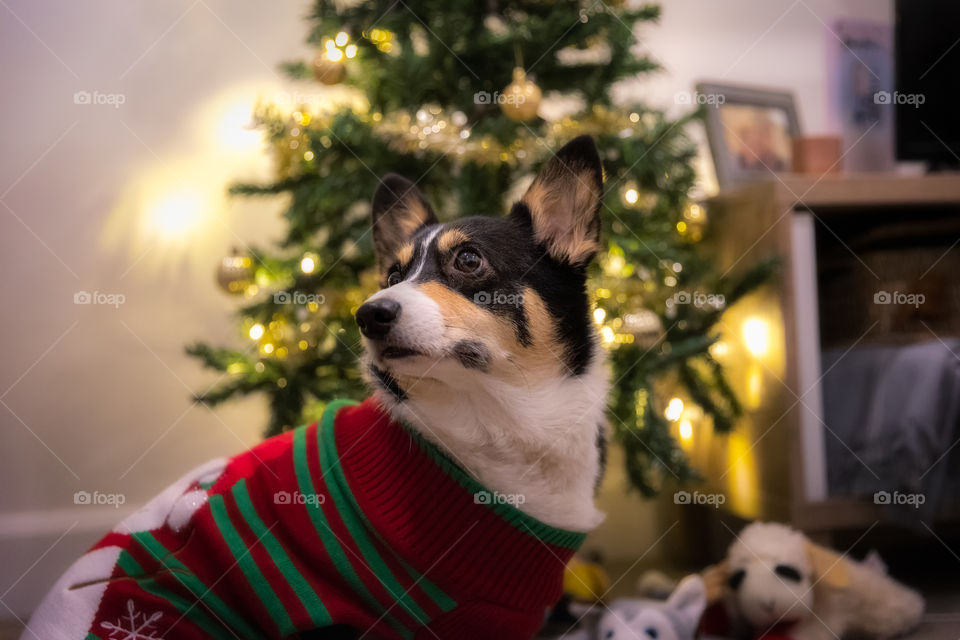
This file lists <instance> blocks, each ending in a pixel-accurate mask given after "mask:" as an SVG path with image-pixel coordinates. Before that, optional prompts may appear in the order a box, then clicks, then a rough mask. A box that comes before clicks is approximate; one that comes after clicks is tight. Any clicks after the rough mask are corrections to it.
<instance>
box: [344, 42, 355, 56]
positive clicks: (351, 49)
mask: <svg viewBox="0 0 960 640" xmlns="http://www.w3.org/2000/svg"><path fill="white" fill-rule="evenodd" d="M344 52H345V53H346V54H347V57H348V58H353V57H356V55H357V45H355V44H348V45H347V48H346V49H345V50H344Z"/></svg>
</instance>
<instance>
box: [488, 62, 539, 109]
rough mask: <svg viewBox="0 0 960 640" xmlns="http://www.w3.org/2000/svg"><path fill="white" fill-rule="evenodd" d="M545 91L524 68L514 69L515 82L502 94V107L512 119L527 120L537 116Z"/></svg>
mask: <svg viewBox="0 0 960 640" xmlns="http://www.w3.org/2000/svg"><path fill="white" fill-rule="evenodd" d="M542 97H543V93H542V92H541V91H540V87H538V86H537V84H536V83H535V82H533V81H532V80H530V79H528V78H527V75H526V74H525V73H524V71H523V69H521V68H520V67H517V68H516V69H514V70H513V82H511V83H510V84H509V85H507V88H506V89H504V90H503V93H502V94H501V96H500V101H499V102H500V109H501V110H502V111H503V113H504V114H506V116H507V117H508V118H510V119H511V120H517V121H518V122H525V121H527V120H532V119H533V118H535V117H537V111H538V110H539V109H540V99H541V98H542Z"/></svg>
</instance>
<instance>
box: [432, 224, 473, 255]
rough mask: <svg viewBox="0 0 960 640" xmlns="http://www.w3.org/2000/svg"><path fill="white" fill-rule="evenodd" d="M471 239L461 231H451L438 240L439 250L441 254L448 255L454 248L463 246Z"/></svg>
mask: <svg viewBox="0 0 960 640" xmlns="http://www.w3.org/2000/svg"><path fill="white" fill-rule="evenodd" d="M469 239H470V238H468V237H467V234H465V233H464V232H463V231H461V230H460V229H450V230H448V231H444V232H443V233H441V234H440V237H439V238H438V239H437V250H438V251H439V252H440V253H447V252H449V251H450V250H451V249H453V248H454V247H456V246H458V245H461V244H463V243H464V242H466V241H467V240H469Z"/></svg>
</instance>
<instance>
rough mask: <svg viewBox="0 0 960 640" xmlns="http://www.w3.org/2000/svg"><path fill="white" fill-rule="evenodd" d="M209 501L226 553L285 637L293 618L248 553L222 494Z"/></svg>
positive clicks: (290, 627) (292, 628)
mask: <svg viewBox="0 0 960 640" xmlns="http://www.w3.org/2000/svg"><path fill="white" fill-rule="evenodd" d="M209 502H210V513H211V514H212V515H213V520H214V522H216V524H217V530H218V531H219V533H220V536H221V537H222V538H223V541H224V542H226V543H227V546H228V547H229V548H230V552H231V553H232V554H233V557H234V559H235V560H236V561H237V564H238V565H239V566H240V570H241V571H242V572H243V575H244V576H246V578H247V582H248V583H249V584H250V587H251V588H252V589H253V590H254V592H256V594H257V597H258V598H260V602H262V603H263V606H264V607H266V609H267V613H269V614H270V617H271V618H272V619H273V623H274V624H275V625H277V630H278V631H279V632H280V635H283V636H287V635H291V634H293V633H294V632H295V631H296V630H297V629H296V628H295V627H294V626H293V620H291V619H290V614H289V613H288V612H287V609H286V607H284V606H283V602H282V601H281V600H280V597H279V596H277V594H276V593H274V591H273V588H272V587H271V586H270V582H269V581H268V580H267V579H266V577H265V576H264V575H263V572H262V571H260V567H259V566H257V561H256V560H254V559H253V556H252V555H251V554H250V547H247V545H246V544H244V542H243V538H242V537H241V536H240V532H239V531H237V529H236V527H234V526H233V522H232V521H231V520H230V515H229V514H228V513H227V505H226V503H225V502H224V500H223V496H221V495H212V496H210V500H209ZM254 544H256V543H254Z"/></svg>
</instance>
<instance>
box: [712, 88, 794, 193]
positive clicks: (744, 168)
mask: <svg viewBox="0 0 960 640" xmlns="http://www.w3.org/2000/svg"><path fill="white" fill-rule="evenodd" d="M696 98H697V104H701V105H704V107H705V108H706V113H705V121H706V129H707V140H708V143H709V145H710V154H711V156H712V157H713V165H714V168H715V170H716V173H717V182H718V184H719V186H720V188H721V189H728V188H730V187H733V186H736V185H738V184H743V183H745V182H751V181H756V180H764V179H770V177H771V174H777V173H782V172H788V171H790V170H791V169H792V165H793V150H792V149H793V139H794V138H797V137H799V136H800V135H801V131H800V119H799V117H798V115H797V106H796V99H795V98H794V95H793V92H791V91H786V90H776V89H762V88H759V87H746V86H737V85H729V84H720V83H713V82H700V83H698V84H697V86H696Z"/></svg>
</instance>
